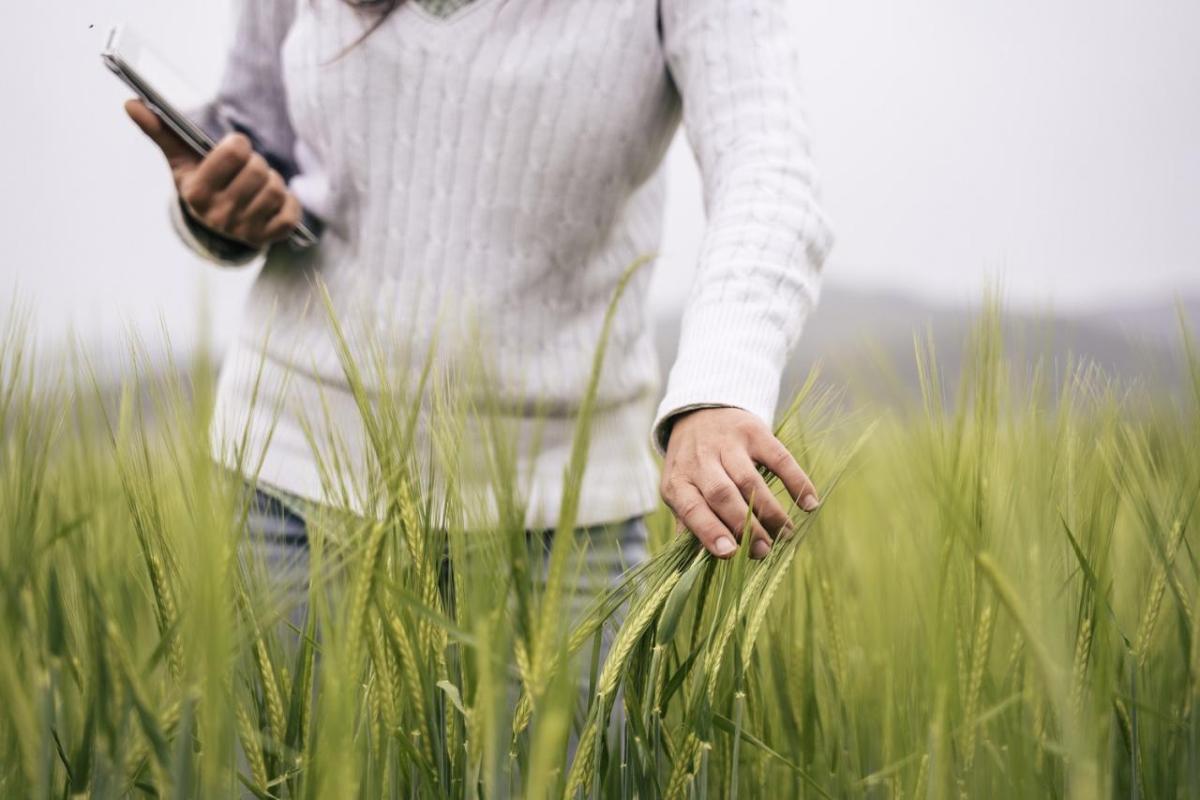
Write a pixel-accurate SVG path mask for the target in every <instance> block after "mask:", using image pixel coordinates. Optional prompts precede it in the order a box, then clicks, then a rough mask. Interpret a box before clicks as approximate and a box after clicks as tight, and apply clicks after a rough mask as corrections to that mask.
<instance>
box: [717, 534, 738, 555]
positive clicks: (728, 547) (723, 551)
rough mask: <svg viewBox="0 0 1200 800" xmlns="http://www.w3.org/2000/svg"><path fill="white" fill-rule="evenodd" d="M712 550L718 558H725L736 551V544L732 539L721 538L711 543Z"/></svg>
mask: <svg viewBox="0 0 1200 800" xmlns="http://www.w3.org/2000/svg"><path fill="white" fill-rule="evenodd" d="M713 550H716V551H717V555H719V556H727V555H729V554H730V553H732V552H733V551H734V550H737V543H735V542H734V541H733V539H730V538H729V537H728V536H722V537H721V538H720V539H717V541H716V542H714V543H713Z"/></svg>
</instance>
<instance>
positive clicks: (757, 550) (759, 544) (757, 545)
mask: <svg viewBox="0 0 1200 800" xmlns="http://www.w3.org/2000/svg"><path fill="white" fill-rule="evenodd" d="M769 552H771V543H770V542H768V541H767V540H766V539H755V540H754V544H752V545H750V555H752V556H754V557H755V558H766V557H767V553H769Z"/></svg>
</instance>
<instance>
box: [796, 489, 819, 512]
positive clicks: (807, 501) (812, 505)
mask: <svg viewBox="0 0 1200 800" xmlns="http://www.w3.org/2000/svg"><path fill="white" fill-rule="evenodd" d="M819 505H821V502H820V501H819V500H817V496H816V495H815V494H813V493H812V492H809V493H808V494H806V495H804V497H801V498H800V507H801V508H803V509H804V510H805V511H816V510H817V506H819Z"/></svg>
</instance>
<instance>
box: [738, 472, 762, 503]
mask: <svg viewBox="0 0 1200 800" xmlns="http://www.w3.org/2000/svg"><path fill="white" fill-rule="evenodd" d="M733 483H734V485H735V486H737V488H738V490H740V491H741V493H742V495H743V496H747V497H748V496H749V495H750V493H751V492H756V493H758V494H761V492H759V491H758V488H759V487H758V473H756V472H755V473H752V472H746V473H741V474H739V475H737V476H736V477H734V479H733Z"/></svg>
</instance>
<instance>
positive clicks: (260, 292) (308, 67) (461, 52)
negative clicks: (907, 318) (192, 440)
mask: <svg viewBox="0 0 1200 800" xmlns="http://www.w3.org/2000/svg"><path fill="white" fill-rule="evenodd" d="M790 5H791V3H790V0H382V1H381V2H368V1H367V0H359V1H358V2H351V1H350V0H242V1H241V2H240V3H239V11H238V16H237V25H236V35H235V40H234V42H233V46H232V50H231V52H230V55H229V60H228V64H227V68H226V71H225V74H224V79H223V81H222V83H221V86H220V90H219V93H218V96H217V98H216V99H215V101H214V103H213V104H212V105H211V107H209V108H208V109H206V110H205V112H204V114H203V117H204V124H205V125H206V126H207V127H209V128H211V130H212V132H214V133H216V134H220V135H222V136H223V138H220V140H219V144H218V146H217V147H216V149H215V150H213V151H212V152H211V153H210V154H209V155H208V156H206V157H205V158H203V159H200V158H197V157H196V156H195V155H193V154H192V152H191V151H190V150H188V148H187V147H185V146H184V145H183V143H182V142H181V141H179V140H178V139H177V138H176V137H175V136H174V135H173V134H172V133H171V132H170V131H169V130H168V129H166V128H165V127H164V125H163V124H162V123H161V122H160V121H159V120H158V119H157V117H155V116H154V114H152V113H151V112H150V111H149V110H148V109H147V108H146V107H145V106H144V105H142V104H140V103H138V102H136V101H130V102H129V103H128V105H127V111H128V113H129V115H130V116H131V117H132V118H133V120H134V122H136V123H137V125H138V126H139V127H140V128H141V129H142V130H143V131H144V132H145V133H146V135H147V136H149V137H150V138H151V139H152V140H153V141H154V143H155V144H157V145H158V147H160V148H161V149H162V152H163V154H164V155H165V156H166V158H167V161H168V163H169V164H170V168H171V172H172V175H173V177H174V181H175V185H176V187H177V190H178V201H177V202H176V201H174V200H173V201H172V210H173V215H174V220H175V224H176V228H177V229H178V231H179V233H180V235H181V236H182V237H183V238H184V239H185V240H186V241H187V243H188V244H189V245H190V246H191V247H193V248H194V249H195V250H197V251H198V252H200V253H201V254H203V255H205V256H207V257H208V258H210V259H212V260H214V261H217V262H219V263H223V264H228V265H237V264H246V263H249V262H250V261H252V260H254V259H256V258H258V257H259V256H265V265H264V266H263V268H262V272H261V274H260V275H259V276H258V278H257V280H256V282H255V284H254V288H253V290H252V293H251V295H250V298H249V300H248V303H247V306H246V309H245V312H244V317H243V323H242V326H241V328H240V332H239V334H238V335H237V337H236V342H235V344H234V345H233V347H232V350H231V352H230V353H229V354H228V355H227V357H226V361H225V364H224V365H223V369H222V372H221V378H220V382H219V387H218V394H217V408H216V415H215V420H214V429H213V430H214V454H215V456H216V457H217V458H218V459H221V460H222V461H223V462H224V463H226V464H227V465H229V466H238V465H241V466H243V467H245V466H246V465H247V464H248V465H252V466H254V467H255V468H256V475H257V481H258V486H257V489H258V491H259V495H258V499H259V502H260V508H261V509H266V508H269V507H274V508H275V510H276V511H277V512H278V513H277V516H278V517H279V518H282V519H283V521H284V523H285V524H284V525H283V527H282V528H280V529H279V530H277V531H275V533H276V534H278V536H277V538H276V540H275V541H276V544H278V545H279V546H281V547H285V548H286V547H300V548H303V547H304V544H305V539H304V531H305V529H304V516H305V509H306V508H308V509H311V508H312V507H313V506H312V505H311V504H320V503H327V502H330V497H329V495H328V487H327V485H326V481H324V480H323V479H322V472H321V469H320V465H321V463H322V458H328V457H329V456H330V455H331V454H330V453H323V452H322V451H321V448H322V447H325V446H327V443H330V442H334V441H337V442H340V443H342V445H343V448H342V449H341V450H340V451H339V453H338V455H339V456H340V457H341V458H340V459H339V463H341V464H343V465H346V466H347V467H348V468H350V469H356V468H358V467H359V465H361V464H363V463H365V445H364V442H363V433H362V429H361V420H360V415H359V412H358V409H357V406H356V404H355V402H354V399H353V398H352V396H351V393H350V388H349V386H348V382H347V378H346V376H345V374H344V371H343V367H342V364H341V362H340V360H339V357H338V351H337V345H336V343H335V341H334V339H333V337H332V336H331V333H330V329H329V325H328V318H327V316H326V311H325V308H324V306H323V301H322V298H321V296H320V291H322V290H319V289H318V288H317V287H318V286H323V287H325V290H327V291H328V293H329V297H330V300H331V301H332V305H333V309H334V311H335V312H336V313H337V314H338V315H339V316H340V317H342V318H343V319H350V320H352V321H353V322H354V323H355V325H357V327H359V328H361V329H364V330H368V331H380V332H388V331H392V330H400V331H404V332H405V336H406V337H407V338H406V341H405V342H404V344H405V346H406V347H409V348H412V347H416V349H417V350H420V349H421V346H422V345H424V344H428V342H424V341H422V337H423V336H425V335H428V336H429V337H430V338H432V337H433V335H434V331H435V330H436V329H437V328H438V321H439V311H441V312H445V311H446V310H447V308H449V310H450V311H451V312H452V313H451V316H453V315H454V313H453V312H456V311H461V313H462V314H463V315H467V314H469V315H470V316H471V318H472V320H473V323H474V324H475V326H476V327H475V328H474V330H475V331H476V333H477V334H478V339H477V341H482V342H486V343H487V344H488V345H489V346H490V347H492V348H493V349H494V350H495V353H496V357H495V360H494V362H493V363H491V365H490V366H491V367H492V372H493V374H492V376H491V377H492V378H493V379H494V380H495V392H496V396H495V397H493V398H492V399H493V400H494V401H495V406H496V407H499V408H503V409H506V411H505V413H506V414H508V415H510V416H511V417H512V420H511V421H512V422H514V423H515V424H516V426H517V429H518V431H519V433H520V435H521V438H520V441H521V442H523V443H529V442H533V441H536V442H537V443H538V447H537V449H536V450H526V451H523V452H522V453H521V455H520V458H519V460H518V470H519V473H520V474H521V475H523V476H528V481H527V482H526V483H525V485H523V486H522V490H523V492H524V498H525V500H526V502H527V504H528V517H527V519H526V525H527V528H528V529H529V530H530V531H533V532H537V531H543V530H546V529H549V528H553V527H554V525H555V522H556V520H557V516H558V512H559V508H558V498H559V497H560V495H561V491H562V482H563V475H564V468H565V466H566V463H567V459H568V457H569V453H570V447H571V439H572V434H573V431H574V423H575V418H576V415H577V412H578V411H579V408H580V403H581V400H582V398H583V396H584V393H585V390H586V387H587V384H588V378H589V373H590V370H591V362H592V356H593V353H594V352H595V350H596V347H597V345H598V342H599V337H600V333H601V327H602V323H603V319H604V316H605V312H606V309H607V307H608V305H609V302H610V300H611V299H612V297H613V295H614V291H615V289H616V287H617V284H618V281H619V280H620V279H621V277H622V274H623V272H624V271H625V269H626V268H627V267H628V266H629V265H630V263H631V262H633V261H635V260H636V259H637V258H638V257H639V256H642V255H644V254H649V253H653V252H654V251H655V250H656V249H657V247H658V245H659V240H660V233H661V228H662V222H663V218H662V216H663V205H664V188H665V175H664V170H663V167H662V162H663V156H664V154H665V152H666V150H667V147H668V145H669V143H670V142H671V139H672V137H673V135H674V134H675V132H676V129H677V127H678V126H679V124H680V122H681V120H682V122H683V124H684V126H685V129H686V133H687V136H688V139H689V141H690V144H691V146H692V149H693V151H694V152H695V155H696V158H697V161H698V164H699V167H700V171H701V174H702V177H703V185H704V206H705V209H706V213H707V227H706V231H705V234H704V238H703V242H702V247H701V255H700V261H699V264H698V268H697V272H696V278H695V282H694V285H693V286H692V288H691V293H690V297H689V300H688V304H687V307H686V311H685V314H684V317H683V326H682V333H681V336H680V340H679V350H678V356H677V358H676V360H675V363H674V365H673V367H672V368H671V370H670V375H669V380H668V382H667V385H666V393H665V397H663V398H662V400H661V402H659V403H658V406H657V411H655V408H654V401H655V399H656V398H657V397H658V396H659V388H660V385H661V384H660V375H659V365H658V364H657V363H656V356H655V349H654V345H653V331H652V329H651V327H650V326H649V325H648V324H647V319H646V316H647V315H646V313H645V311H646V309H645V302H646V299H645V296H646V289H647V284H648V281H649V279H650V271H649V269H642V270H641V271H640V272H639V273H637V274H636V275H635V277H634V278H633V281H632V283H631V284H630V287H629V290H628V292H627V294H626V296H625V298H624V299H623V300H622V301H621V303H620V304H619V306H618V308H617V311H616V317H615V320H614V324H613V328H612V335H611V339H610V343H609V355H608V358H607V360H606V361H605V364H604V369H603V372H602V374H601V378H600V384H599V394H598V400H597V404H596V412H595V416H594V418H593V426H594V427H593V431H594V433H593V437H592V444H591V449H590V454H589V459H588V464H587V469H586V472H585V477H584V485H583V489H582V494H581V498H580V505H579V512H578V518H577V519H578V524H579V526H580V528H579V535H580V536H585V537H589V538H590V539H592V540H594V541H592V545H593V546H592V547H590V548H589V550H588V552H589V553H592V554H595V555H594V556H593V557H594V558H604V557H606V556H605V555H604V554H606V553H607V554H610V556H608V557H611V558H612V559H613V560H614V562H619V563H621V564H626V565H628V564H630V563H633V562H636V561H638V560H640V559H641V558H643V556H644V550H645V536H646V530H645V526H644V525H643V523H642V519H643V517H644V516H645V515H646V514H647V513H648V512H650V511H651V510H652V509H653V508H654V507H655V506H656V504H657V501H658V495H659V493H661V496H662V498H663V499H664V500H665V501H666V503H667V504H668V505H669V506H670V508H671V509H672V510H673V511H674V512H675V514H676V516H677V517H678V519H679V521H680V522H681V524H682V526H683V527H684V528H686V530H687V531H690V532H691V533H692V534H694V535H695V536H696V537H698V538H699V540H700V541H701V542H702V543H703V545H704V547H706V548H707V549H708V550H709V551H710V552H712V553H713V554H714V555H716V556H718V557H723V558H724V557H729V556H731V555H732V554H733V553H734V552H735V551H736V550H737V549H738V548H739V546H748V547H749V548H750V549H751V553H752V555H753V556H755V557H762V556H764V555H765V554H766V553H767V552H768V551H769V550H770V548H771V546H772V542H773V540H774V538H775V537H776V536H777V535H779V534H780V533H781V532H782V531H783V530H784V529H785V528H786V527H787V526H788V510H787V509H786V508H785V504H784V503H781V502H779V500H777V499H776V498H775V497H774V496H773V495H772V493H771V492H770V491H768V489H767V486H766V483H765V482H764V479H763V477H762V474H761V473H760V471H759V467H760V466H761V467H764V468H765V469H766V470H769V471H770V472H772V473H774V474H775V475H777V476H778V477H779V478H780V479H781V481H782V483H783V485H784V486H786V488H787V491H788V494H789V495H790V497H791V500H792V501H794V503H796V504H797V505H798V506H799V507H800V508H802V509H803V510H805V511H811V510H812V509H814V508H816V506H817V504H818V503H819V499H818V493H817V490H816V488H815V487H814V485H813V483H812V482H811V481H810V480H809V478H808V476H807V475H806V474H805V473H804V471H803V470H802V469H801V467H800V465H799V464H797V463H796V461H795V460H794V459H793V458H792V456H791V455H790V454H789V453H788V451H787V450H786V449H785V448H784V447H783V445H782V444H781V443H780V442H779V441H778V440H777V439H776V438H775V436H774V435H773V434H772V429H771V421H772V418H773V416H774V413H775V406H776V402H777V397H778V393H779V385H780V378H781V373H782V370H783V367H784V363H785V360H786V358H787V356H788V353H789V351H790V349H791V348H792V346H793V344H794V343H795V342H796V340H797V337H798V336H799V333H800V330H801V326H802V324H803V322H804V320H805V317H806V315H807V314H808V313H809V312H810V311H811V309H812V308H813V306H814V304H815V303H816V301H817V295H818V280H819V276H820V269H821V265H822V262H823V260H824V258H825V256H826V253H827V252H828V250H829V247H830V245H831V240H832V236H831V233H830V230H829V226H828V225H827V223H826V221H825V218H824V217H823V215H822V213H821V211H820V209H819V207H818V205H817V201H816V199H815V188H814V183H815V181H814V170H813V164H812V162H811V160H810V152H809V141H808V134H807V131H806V128H805V124H804V121H803V117H802V112H801V103H800V88H799V81H798V77H797V71H798V70H797V63H798V59H797V52H796V51H797V47H798V44H799V38H798V35H797V32H796V30H795V28H794V26H793V25H792V23H791V22H790V20H789V14H790V9H789V6H790ZM302 208H303V209H307V210H308V211H309V212H311V213H312V214H314V215H315V216H316V217H318V218H319V219H320V220H321V221H322V223H323V232H322V235H321V237H320V241H319V243H318V244H317V245H316V246H315V247H313V248H310V249H308V250H305V251H298V250H294V249H292V248H291V247H290V246H289V245H288V244H286V243H285V242H284V240H285V239H287V237H288V234H289V231H290V230H291V229H292V228H293V226H294V225H295V224H296V223H297V222H298V221H299V220H300V218H301V211H302ZM316 279H319V280H316ZM414 339H415V341H414ZM437 352H438V353H439V358H442V359H447V360H453V359H454V358H455V352H456V351H455V349H454V347H453V346H449V347H447V346H446V345H445V344H443V343H441V342H439V344H438V350H437ZM276 417H277V418H276ZM244 431H249V433H250V440H251V442H252V443H253V444H254V445H255V446H256V447H259V448H260V449H264V450H265V452H264V453H263V458H262V462H261V469H257V467H258V459H257V458H255V457H251V458H249V459H245V460H239V461H234V460H233V458H232V456H231V455H230V453H231V450H232V448H231V446H230V440H231V439H234V438H236V437H238V436H240V435H242V433H243V432H244ZM651 447H653V448H657V450H658V452H659V453H660V454H662V455H664V456H665V462H664V466H663V467H662V470H661V475H660V474H659V470H658V466H657V463H656V461H655V459H654V457H653V455H652V453H651ZM326 463H329V462H328V461H327V462H326ZM751 503H752V504H753V514H752V535H751V537H750V538H751V541H749V542H741V541H740V540H741V531H742V529H743V524H744V522H745V520H746V519H747V514H748V511H749V510H750V509H749V506H750V504H751ZM614 548H615V550H614ZM614 553H615V555H612V554H614Z"/></svg>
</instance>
